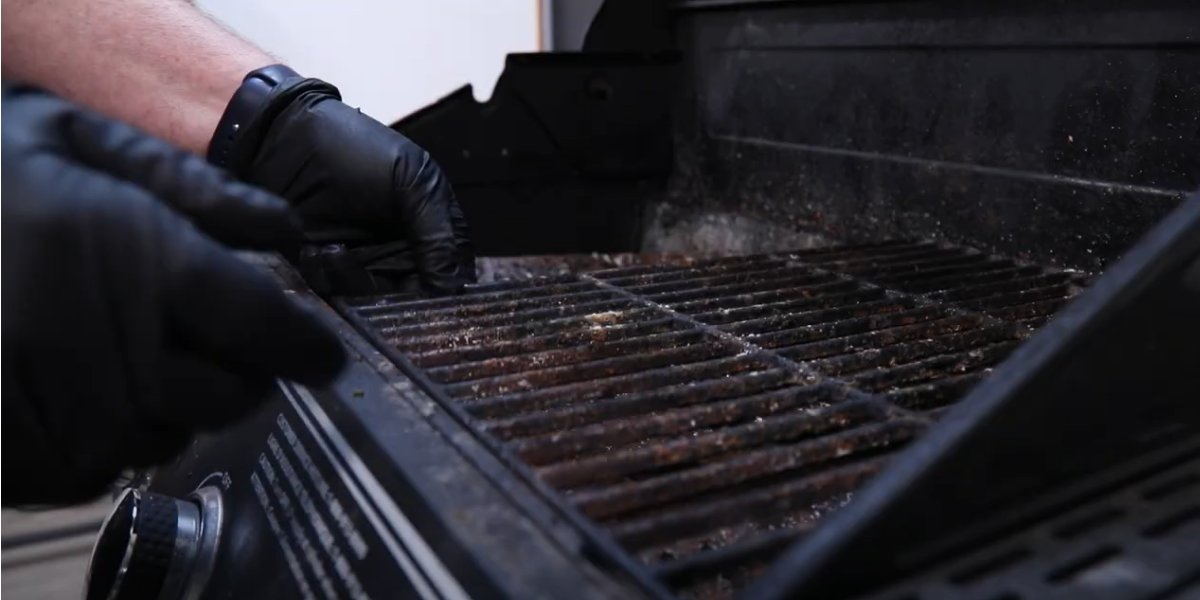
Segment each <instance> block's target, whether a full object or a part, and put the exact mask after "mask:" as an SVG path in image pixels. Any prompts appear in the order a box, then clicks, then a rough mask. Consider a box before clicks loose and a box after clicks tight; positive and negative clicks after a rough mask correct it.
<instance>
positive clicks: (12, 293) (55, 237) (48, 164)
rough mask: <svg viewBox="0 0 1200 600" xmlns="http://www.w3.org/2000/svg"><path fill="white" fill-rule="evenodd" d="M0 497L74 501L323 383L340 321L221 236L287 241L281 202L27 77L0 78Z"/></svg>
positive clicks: (294, 226) (260, 242)
mask: <svg viewBox="0 0 1200 600" xmlns="http://www.w3.org/2000/svg"><path fill="white" fill-rule="evenodd" d="M2 114H3V127H2V128H0V129H2V137H3V178H2V179H0V181H2V182H3V198H4V201H3V252H4V255H3V286H4V296H3V311H4V314H3V359H2V363H3V377H4V380H3V381H4V383H3V387H4V395H3V403H4V439H7V440H9V441H8V442H7V443H8V444H9V446H10V447H11V448H15V449H18V450H20V451H19V452H17V451H16V450H13V451H10V452H6V453H4V472H5V473H7V474H8V475H9V481H10V482H15V483H14V484H13V485H10V486H9V488H8V493H6V494H4V497H3V504H4V505H5V506H28V505H32V504H42V505H45V504H63V503H72V502H78V501H83V500H87V499H89V498H92V497H95V496H97V495H99V494H100V493H102V492H103V491H104V487H105V484H106V483H108V482H109V481H111V480H113V479H114V478H115V477H116V476H117V475H118V474H119V473H120V472H121V471H122V470H123V469H125V468H130V467H145V466H149V465H152V464H154V463H158V462H161V461H163V460H165V459H168V458H170V457H171V456H173V455H175V454H176V453H178V452H179V451H180V450H181V449H182V448H183V447H184V446H185V445H186V444H187V442H188V440H189V438H190V436H191V435H192V434H193V433H195V432H197V431H206V430H213V429H216V428H220V427H222V426H224V425H227V424H229V423H231V422H233V421H235V420H237V419H238V418H240V417H242V416H244V415H246V414H247V413H249V412H251V411H253V410H254V409H255V408H257V407H258V406H259V405H260V404H261V403H262V401H263V400H264V399H265V398H266V397H267V394H268V393H269V392H270V391H271V390H272V386H273V385H274V383H273V382H274V380H275V378H277V377H282V378H288V379H292V380H295V381H299V382H302V383H306V384H310V385H323V384H325V383H328V382H329V381H330V380H331V379H332V378H333V377H334V376H335V375H336V374H337V373H338V372H339V371H340V370H341V368H342V366H343V364H344V363H345V360H346V358H345V351H344V350H343V348H342V346H341V343H340V341H339V339H338V338H337V336H336V334H335V333H334V332H333V331H332V330H331V329H330V328H328V327H327V326H326V325H325V324H324V323H323V322H322V321H321V320H319V318H318V317H317V316H316V315H314V314H312V313H310V312H309V311H307V310H306V309H303V308H301V307H300V306H299V305H298V304H296V303H295V302H293V301H292V300H290V299H289V298H288V297H287V296H286V295H285V294H284V292H283V290H282V289H281V288H280V287H279V286H278V285H277V284H276V283H275V282H274V281H273V280H272V278H271V277H269V276H268V275H267V274H266V273H265V272H262V271H260V270H259V269H258V268H256V267H254V266H252V265H251V264H249V263H248V262H246V261H243V260H241V259H239V258H238V257H236V256H235V255H234V254H233V253H232V252H231V251H230V250H228V249H227V248H226V247H225V246H223V245H222V243H224V244H229V245H231V246H237V247H239V248H245V249H268V248H279V247H281V246H285V245H289V244H297V243H298V241H299V240H300V238H301V236H302V233H301V232H300V229H299V223H298V219H297V218H296V217H295V215H294V214H293V213H292V212H291V209H290V207H289V206H288V205H287V203H286V202H284V201H283V200H280V199H278V198H276V197H274V196H271V195H269V194H267V193H266V192H262V191H258V190H255V189H253V188H250V187H248V186H246V185H245V184H242V183H239V182H235V181H233V180H232V179H231V178H230V177H229V176H228V174H226V173H225V172H223V171H220V170H218V169H216V168H213V167H212V166H210V165H209V164H208V163H206V162H204V161H203V160H201V159H199V158H197V157H195V156H192V155H190V154H187V153H185V152H183V151H180V150H176V149H174V148H172V147H170V146H169V145H167V144H166V143H165V142H162V141H159V140H157V139H154V138H150V137H147V136H145V135H143V134H141V133H139V132H137V131H135V130H134V129H132V128H130V127H128V126H125V125H122V124H119V123H115V122H112V121H108V120H106V119H104V118H102V117H99V116H97V115H94V114H92V113H89V112H87V111H85V110H83V109H81V108H79V107H76V106H74V105H72V104H70V103H68V102H66V101H64V100H62V99H59V98H56V97H53V96H51V95H48V94H45V93H42V92H39V91H36V90H32V89H29V88H10V87H5V89H4V94H3V111H2Z"/></svg>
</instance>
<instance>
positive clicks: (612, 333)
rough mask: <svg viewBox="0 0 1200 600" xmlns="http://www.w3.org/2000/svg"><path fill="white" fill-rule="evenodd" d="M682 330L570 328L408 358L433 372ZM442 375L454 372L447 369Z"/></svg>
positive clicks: (658, 322) (672, 323)
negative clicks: (467, 364)
mask: <svg viewBox="0 0 1200 600" xmlns="http://www.w3.org/2000/svg"><path fill="white" fill-rule="evenodd" d="M678 330H679V322H678V321H676V320H675V319H674V318H671V317H666V318H659V319H653V320H649V321H642V322H634V323H629V324H627V325H614V326H610V327H589V328H586V329H582V330H580V329H569V330H566V331H563V332H562V333H553V334H548V335H538V336H534V337H527V338H523V339H519V340H514V341H507V342H493V343H489V344H477V345H474V346H459V347H455V348H449V349H444V350H429V351H426V352H418V353H413V354H409V355H408V357H409V360H411V361H412V362H413V364H415V365H417V366H419V367H425V368H430V371H432V370H433V368H436V367H446V366H452V365H457V364H460V363H477V362H483V361H487V360H492V359H501V358H507V357H514V356H520V355H522V354H537V353H539V352H547V351H552V350H566V349H570V348H577V347H578V346H583V345H587V344H604V343H608V342H616V341H618V340H636V339H638V338H642V337H650V336H656V335H662V334H669V333H670V332H672V331H676V332H677V331H678ZM464 366H465V365H464ZM442 372H443V373H445V372H450V371H448V370H445V371H442Z"/></svg>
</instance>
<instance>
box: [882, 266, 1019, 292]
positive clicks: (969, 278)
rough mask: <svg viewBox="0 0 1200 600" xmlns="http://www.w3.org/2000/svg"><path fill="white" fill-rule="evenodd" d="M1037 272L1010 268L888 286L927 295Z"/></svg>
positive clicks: (895, 283) (894, 282)
mask: <svg viewBox="0 0 1200 600" xmlns="http://www.w3.org/2000/svg"><path fill="white" fill-rule="evenodd" d="M1038 272H1040V269H1039V268H1038V267H1010V268H1006V269H997V270H994V271H986V272H982V273H966V274H961V275H950V276H946V277H939V278H934V279H922V280H920V281H913V280H908V281H893V282H890V284H889V285H892V286H895V287H897V288H898V289H901V290H903V291H906V292H909V293H915V294H928V293H930V292H941V291H952V290H961V289H963V288H969V287H973V286H975V285H978V284H982V283H998V282H1002V281H1012V280H1014V279H1020V278H1023V277H1027V276H1029V275H1033V274H1036V273H1038Z"/></svg>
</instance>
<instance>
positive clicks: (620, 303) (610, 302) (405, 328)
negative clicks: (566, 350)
mask: <svg viewBox="0 0 1200 600" xmlns="http://www.w3.org/2000/svg"><path fill="white" fill-rule="evenodd" d="M629 306H630V302H629V300H628V299H627V298H620V297H617V298H612V297H610V298H607V299H604V300H598V301H594V302H580V303H577V304H575V303H572V304H567V305H565V306H554V307H550V308H538V309H535V310H526V311H518V312H512V313H508V314H502V315H489V316H485V317H472V318H467V319H455V320H451V321H433V322H428V323H418V324H413V325H383V326H382V327H381V328H380V330H381V331H382V332H383V334H384V335H389V336H401V335H402V336H422V335H432V334H438V333H454V332H457V331H469V330H471V329H478V328H480V327H497V326H500V327H502V326H504V325H516V324H519V323H527V322H529V321H534V320H540V319H559V318H562V317H573V316H576V315H589V316H590V315H596V317H594V319H595V320H603V316H604V315H605V314H608V313H613V312H615V311H618V310H620V309H623V308H629Z"/></svg>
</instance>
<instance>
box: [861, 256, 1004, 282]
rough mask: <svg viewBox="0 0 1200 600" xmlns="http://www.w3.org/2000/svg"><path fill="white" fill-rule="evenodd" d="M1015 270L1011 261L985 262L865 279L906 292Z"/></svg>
mask: <svg viewBox="0 0 1200 600" xmlns="http://www.w3.org/2000/svg"><path fill="white" fill-rule="evenodd" d="M985 259H986V257H985ZM1013 268H1015V267H1014V266H1013V262H1012V261H1010V260H1004V261H993V260H984V261H980V262H976V263H972V264H966V265H955V266H949V267H940V268H936V269H929V270H927V271H917V272H915V273H901V274H898V275H888V276H885V277H870V278H866V277H864V279H869V280H870V281H872V282H874V283H876V284H878V285H882V286H884V287H889V286H891V287H896V288H899V289H901V290H904V289H905V288H906V286H911V285H916V286H920V285H923V284H925V283H927V282H939V281H945V280H953V279H956V278H970V277H980V276H985V275H988V274H991V273H995V272H997V271H1007V270H1010V269H1013Z"/></svg>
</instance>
